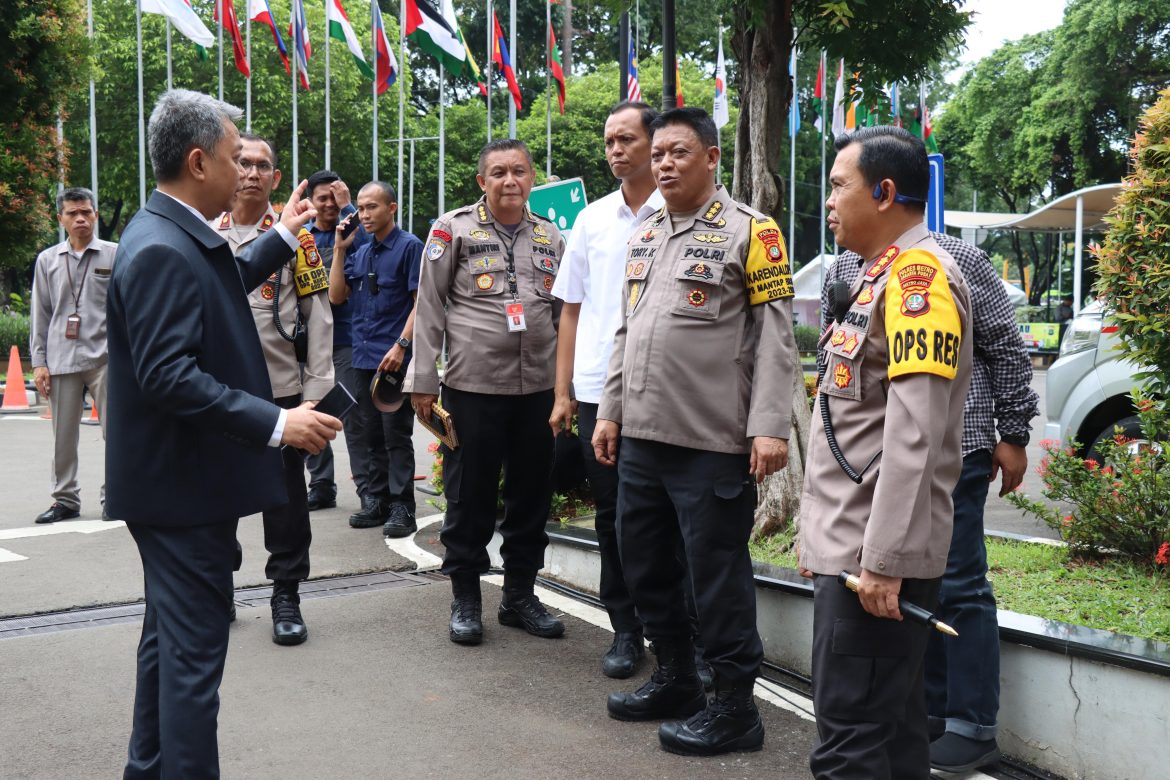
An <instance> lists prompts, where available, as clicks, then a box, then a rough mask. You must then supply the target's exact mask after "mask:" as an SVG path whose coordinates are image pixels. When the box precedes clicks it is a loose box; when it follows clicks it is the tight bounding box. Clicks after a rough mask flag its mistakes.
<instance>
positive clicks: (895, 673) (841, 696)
mask: <svg viewBox="0 0 1170 780" xmlns="http://www.w3.org/2000/svg"><path fill="white" fill-rule="evenodd" d="M940 581H941V579H940V578H936V579H929V580H913V579H905V580H902V591H901V596H902V598H904V599H907V600H908V601H911V602H913V603H915V604H918V605H919V606H921V607H924V608H925V609H928V610H933V609H934V608H935V602H936V601H937V600H938V589H939V583H940ZM813 594H814V596H813V656H812V676H813V705H814V707H815V709H816V713H817V735H818V737H819V739H818V741H817V744H816V746H815V747H814V748H813V751H812V756H811V758H810V761H809V766H810V767H811V768H812V772H813V775H814V777H816V778H817V780H926V779H927V778H929V777H930V738H929V736H928V734H927V727H926V694H925V691H924V686H923V666H924V659H925V655H926V643H927V640H928V639H929V638H930V632H931V631H933V630H934V629H932V628H930V627H929V626H925V625H923V624H921V623H915V622H912V621H910V620H908V619H903V620H902V621H901V622H898V621H894V620H886V619H884V618H878V617H874V616H873V615H870V614H869V613H868V612H866V611H865V610H864V609H862V607H861V601H860V600H859V599H858V598H857V594H856V593H854V592H853V591H850V590H848V589H846V588H845V586H843V585H841V583H839V582H838V581H837V578H836V577H835V576H829V575H822V574H818V575H817V576H816V579H815V581H814V590H813ZM956 641H958V640H956Z"/></svg>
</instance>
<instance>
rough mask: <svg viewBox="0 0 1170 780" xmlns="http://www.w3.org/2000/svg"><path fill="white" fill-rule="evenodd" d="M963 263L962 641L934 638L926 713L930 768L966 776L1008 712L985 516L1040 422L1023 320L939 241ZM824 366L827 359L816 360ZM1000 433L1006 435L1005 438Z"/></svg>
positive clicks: (1017, 473)
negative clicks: (967, 361)
mask: <svg viewBox="0 0 1170 780" xmlns="http://www.w3.org/2000/svg"><path fill="white" fill-rule="evenodd" d="M931 237H932V238H933V239H934V240H935V241H937V242H938V244H939V246H941V247H942V248H943V249H945V250H946V251H947V252H949V253H950V254H951V256H952V257H954V258H955V260H956V261H957V262H958V264H959V268H960V269H962V271H963V275H964V276H965V277H966V279H967V284H968V286H969V287H970V288H971V304H972V306H971V308H972V313H973V317H972V319H973V323H972V324H973V339H974V347H975V350H974V354H975V362H974V365H973V366H972V371H971V389H970V391H969V392H968V394H967V401H966V403H965V405H964V408H963V472H962V475H961V476H960V477H959V482H958V484H957V485H956V486H955V490H954V492H953V494H952V496H953V498H954V502H955V525H954V532H953V535H952V537H951V546H950V552H949V553H948V556H947V568H946V572H945V573H944V574H943V578H942V588H941V590H940V591H939V597H938V601H939V604H938V610H937V611H936V612H935V614H936V615H937V616H938V618H939V620H942V621H943V622H944V623H948V624H949V625H951V626H953V627H954V629H955V630H956V631H958V632H959V636H960V637H962V638H961V639H960V640H958V641H955V640H951V641H947V638H945V637H943V636H942V635H941V634H936V633H933V632H932V636H931V639H930V645H929V647H928V650H927V654H926V704H927V711H928V713H929V714H930V722H931V735H932V737H935V736H937V738H936V739H934V740H933V741H932V742H931V745H930V763H931V766H932V767H934V768H935V769H941V770H945V771H948V772H965V771H968V770H970V769H974V768H976V767H979V766H985V765H986V764H989V763H991V762H993V761H995V760H996V758H998V756H999V750H998V747H997V745H996V743H995V737H996V730H997V728H998V724H997V723H996V718H997V716H998V713H999V626H998V623H997V621H996V607H995V596H994V594H993V593H992V592H991V584H990V583H989V582H988V581H987V548H986V547H985V546H984V542H983V507H984V504H985V503H986V502H987V490H988V485H989V484H990V483H991V482H992V481H993V480H995V479H996V477H997V476H998V474H999V472H1000V471H1001V470H1002V471H1003V480H1002V482H1001V483H1000V490H999V494H1000V495H1001V496H1003V495H1006V494H1007V493H1010V492H1011V491H1013V490H1015V489H1016V488H1017V487H1018V486H1019V484H1020V482H1022V481H1023V478H1024V472H1025V471H1026V470H1027V468H1028V456H1027V454H1026V452H1025V449H1024V448H1025V447H1026V446H1027V444H1028V431H1029V429H1030V427H1031V426H1030V424H1029V421H1030V420H1031V419H1032V418H1033V417H1035V416H1036V415H1037V414H1039V411H1040V410H1039V406H1038V401H1039V399H1038V397H1037V395H1036V392H1035V391H1034V390H1032V387H1031V383H1032V363H1031V360H1030V359H1029V357H1028V353H1027V351H1026V350H1025V349H1024V343H1023V341H1022V340H1021V339H1020V334H1019V330H1018V328H1017V327H1016V319H1015V313H1014V311H1013V309H1012V305H1011V302H1010V301H1009V300H1008V297H1007V293H1006V292H1005V291H1004V288H1003V284H1002V283H1001V282H1000V280H999V277H998V276H997V275H996V273H995V269H994V268H993V267H992V265H991V261H990V259H989V258H988V257H987V254H986V253H985V252H983V251H982V250H981V249H979V248H978V247H975V246H973V245H971V244H968V243H967V242H966V241H961V240H959V239H957V238H955V237H953V236H948V235H946V234H944V233H933V232H932V233H931ZM863 263H864V258H862V257H860V256H859V255H857V254H854V253H853V252H843V253H842V254H841V255H840V256H839V257H838V258H837V260H836V262H834V263H833V266H832V268H830V269H829V272H828V273H827V274H826V276H825V287H824V289H823V290H822V291H821V319H822V325H823V326H824V327H828V326H829V325H830V324H831V323H832V321H833V318H832V314H831V313H830V312H831V307H830V306H829V300H828V290H829V288H830V285H832V283H833V282H835V281H842V282H845V284H846V285H851V284H852V283H853V282H854V280H856V279H857V277H858V275H859V274H860V273H861V267H862V265H863ZM817 360H818V363H821V362H823V360H824V352H823V351H822V352H821V353H820V354H819V355H818V356H817ZM997 431H998V436H997Z"/></svg>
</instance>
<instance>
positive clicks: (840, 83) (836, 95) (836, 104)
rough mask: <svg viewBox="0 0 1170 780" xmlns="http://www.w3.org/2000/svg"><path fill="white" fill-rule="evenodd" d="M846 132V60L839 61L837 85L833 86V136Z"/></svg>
mask: <svg viewBox="0 0 1170 780" xmlns="http://www.w3.org/2000/svg"><path fill="white" fill-rule="evenodd" d="M844 133H845V60H841V61H839V62H838V63H837V86H836V87H834V88H833V137H834V138H836V137H837V136H839V135H843V134H844Z"/></svg>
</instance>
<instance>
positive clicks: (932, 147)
mask: <svg viewBox="0 0 1170 780" xmlns="http://www.w3.org/2000/svg"><path fill="white" fill-rule="evenodd" d="M925 109H926V106H925V105H923V106H922V109H914V120H913V121H912V122H911V123H910V126H909V127H907V128H906V129H907V130H909V131H910V132H911V133H912V134H914V135H916V136H918V137H919V138H921V139H922V142H923V143H924V144H926V151H928V152H930V153H931V154H938V140H937V139H936V138H935V137H934V128H932V127H931V126H930V111H929V110H926V130H925V131H923V129H922V122H921V121H920V117H921V116H922V113H921V111H922V110H925Z"/></svg>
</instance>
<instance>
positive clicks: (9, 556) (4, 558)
mask: <svg viewBox="0 0 1170 780" xmlns="http://www.w3.org/2000/svg"><path fill="white" fill-rule="evenodd" d="M27 560H28V558H26V557H25V556H23V555H17V554H16V553H14V552H12V550H5V549H4V548H3V547H0V563H14V562H16V561H27Z"/></svg>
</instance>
